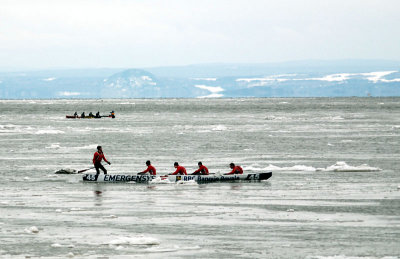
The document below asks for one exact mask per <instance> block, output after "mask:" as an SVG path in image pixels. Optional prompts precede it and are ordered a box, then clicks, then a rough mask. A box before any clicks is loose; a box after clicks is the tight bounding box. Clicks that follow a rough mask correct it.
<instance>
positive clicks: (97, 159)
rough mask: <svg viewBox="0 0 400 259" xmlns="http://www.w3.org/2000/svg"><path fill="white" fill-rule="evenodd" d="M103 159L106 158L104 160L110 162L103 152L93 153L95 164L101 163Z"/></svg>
mask: <svg viewBox="0 0 400 259" xmlns="http://www.w3.org/2000/svg"><path fill="white" fill-rule="evenodd" d="M102 159H104V161H106V162H107V163H108V161H107V159H106V157H105V156H104V154H103V153H99V152H95V153H94V155H93V164H95V163H100V162H101V160H102Z"/></svg>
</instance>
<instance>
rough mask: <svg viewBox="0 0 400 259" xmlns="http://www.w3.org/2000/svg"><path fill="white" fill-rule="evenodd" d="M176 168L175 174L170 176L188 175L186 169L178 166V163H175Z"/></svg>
mask: <svg viewBox="0 0 400 259" xmlns="http://www.w3.org/2000/svg"><path fill="white" fill-rule="evenodd" d="M174 167H175V168H176V171H175V172H173V173H172V174H170V175H176V174H184V175H187V173H186V169H185V168H184V167H183V166H180V165H179V164H178V162H175V163H174Z"/></svg>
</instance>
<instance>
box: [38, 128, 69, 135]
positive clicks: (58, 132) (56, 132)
mask: <svg viewBox="0 0 400 259" xmlns="http://www.w3.org/2000/svg"><path fill="white" fill-rule="evenodd" d="M64 133H65V132H64V131H62V130H53V129H47V130H38V131H36V132H35V134H36V135H43V134H64Z"/></svg>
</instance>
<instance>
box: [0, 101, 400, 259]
mask: <svg viewBox="0 0 400 259" xmlns="http://www.w3.org/2000/svg"><path fill="white" fill-rule="evenodd" d="M111 110H115V112H116V116H117V117H116V119H108V118H103V119H88V120H71V119H66V118H65V115H66V114H73V113H74V112H75V111H77V112H78V113H81V112H82V111H85V112H86V113H89V112H90V111H92V112H93V113H95V112H97V111H100V112H101V113H103V114H108V113H109V112H110V111H111ZM0 137H1V138H0V170H1V177H2V185H1V187H0V244H1V245H0V257H1V258H26V257H30V258H37V257H40V258H66V257H73V258H134V257H146V258H336V259H337V258H386V259H387V258H399V257H400V245H399V244H400V178H399V173H400V164H399V157H400V145H399V144H400V143H399V142H400V99H399V98H347V99H340V98H334V99H329V98H315V99H311V98H310V99H301V98H296V99H218V100H211V99H210V100H208V99H179V100H175V99H161V100H19V101H6V100H3V101H0ZM97 145H102V146H103V150H104V152H105V155H106V157H107V159H109V160H110V161H111V162H112V164H111V166H107V169H108V170H109V172H110V173H132V174H133V173H136V172H139V171H142V170H144V169H145V161H146V160H148V159H150V160H151V161H152V163H153V164H154V165H155V166H156V168H157V170H158V173H159V174H165V173H170V172H173V170H174V168H173V163H174V162H175V161H178V162H179V163H180V164H181V165H183V166H185V167H186V169H187V170H188V171H189V172H192V171H194V170H195V169H196V167H197V162H198V161H203V163H204V164H205V165H206V166H207V167H208V168H209V169H210V171H211V172H214V173H218V172H221V173H224V172H228V171H229V167H228V164H229V163H230V162H235V163H237V164H240V165H242V167H243V168H244V169H245V172H259V171H272V172H273V176H272V178H270V179H269V180H268V181H265V182H252V183H246V182H240V183H210V184H195V183H190V184H110V183H108V184H93V183H83V182H81V181H80V179H81V175H78V174H75V175H57V174H55V173H54V172H55V171H57V170H60V169H75V170H81V169H85V168H89V167H90V166H91V159H92V156H93V153H94V152H95V149H96V146H97ZM88 172H93V171H88Z"/></svg>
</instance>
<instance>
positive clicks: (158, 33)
mask: <svg viewBox="0 0 400 259" xmlns="http://www.w3.org/2000/svg"><path fill="white" fill-rule="evenodd" d="M359 58H361V59H389V60H400V1H399V0H303V1H301V0H271V1H269V0H210V1H208V0H142V1H138V0H49V1H46V0H26V1H22V0H0V68H3V69H4V68H11V69H26V68H30V69H42V68H91V67H93V68H94V67H118V68H122V67H124V68H127V67H153V66H170V65H186V64H198V63H214V62H223V63H230V62H235V63H256V62H257V63H259V62H279V61H289V60H305V59H323V60H327V59H359Z"/></svg>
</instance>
